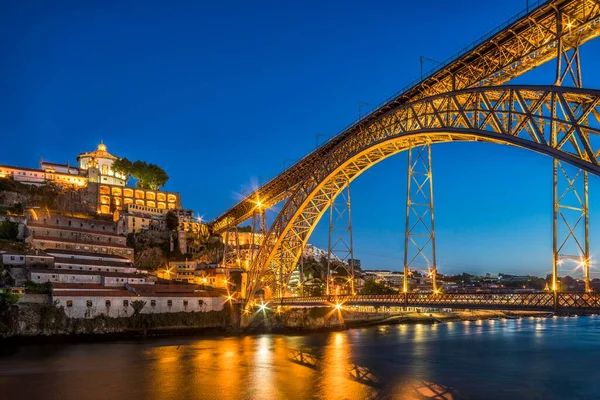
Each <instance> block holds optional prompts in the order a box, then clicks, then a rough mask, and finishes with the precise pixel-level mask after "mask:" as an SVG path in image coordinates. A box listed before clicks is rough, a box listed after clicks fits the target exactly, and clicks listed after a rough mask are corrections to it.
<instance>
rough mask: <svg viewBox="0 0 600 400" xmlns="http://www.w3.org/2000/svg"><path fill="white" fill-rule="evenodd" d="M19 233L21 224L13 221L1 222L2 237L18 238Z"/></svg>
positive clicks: (0, 233) (0, 236)
mask: <svg viewBox="0 0 600 400" xmlns="http://www.w3.org/2000/svg"><path fill="white" fill-rule="evenodd" d="M18 234H19V224H17V223H16V222H11V221H2V222H0V239H7V240H16V239H17V235H18Z"/></svg>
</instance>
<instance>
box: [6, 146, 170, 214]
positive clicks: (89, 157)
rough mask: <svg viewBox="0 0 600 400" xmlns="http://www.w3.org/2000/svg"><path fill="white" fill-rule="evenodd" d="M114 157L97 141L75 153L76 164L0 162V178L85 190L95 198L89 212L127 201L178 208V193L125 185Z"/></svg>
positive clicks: (121, 206)
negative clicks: (91, 147)
mask: <svg viewBox="0 0 600 400" xmlns="http://www.w3.org/2000/svg"><path fill="white" fill-rule="evenodd" d="M116 159H118V157H116V156H114V155H112V154H110V153H109V152H108V151H107V149H106V145H105V144H104V143H100V144H99V145H98V147H97V148H96V150H94V151H90V152H85V153H81V154H79V155H78V156H77V163H78V166H71V165H69V163H66V164H57V163H50V162H47V161H41V162H40V168H39V169H33V168H22V167H13V166H8V165H0V178H11V177H12V178H13V179H14V180H15V181H18V182H21V183H25V184H31V185H44V184H47V183H53V184H56V185H59V186H63V187H65V186H67V187H74V188H76V189H81V190H88V191H89V192H90V193H91V194H93V196H94V197H95V198H96V206H95V207H94V209H90V212H95V213H98V214H105V215H108V214H113V213H114V212H115V211H122V210H123V209H124V207H125V206H126V205H127V204H136V205H138V206H145V207H152V208H158V209H163V210H178V209H181V198H180V196H179V194H178V193H173V192H165V191H160V190H147V189H139V188H132V187H128V186H126V185H127V177H126V176H123V175H121V174H120V173H119V172H116V171H114V170H113V169H112V164H113V162H114V161H115V160H116Z"/></svg>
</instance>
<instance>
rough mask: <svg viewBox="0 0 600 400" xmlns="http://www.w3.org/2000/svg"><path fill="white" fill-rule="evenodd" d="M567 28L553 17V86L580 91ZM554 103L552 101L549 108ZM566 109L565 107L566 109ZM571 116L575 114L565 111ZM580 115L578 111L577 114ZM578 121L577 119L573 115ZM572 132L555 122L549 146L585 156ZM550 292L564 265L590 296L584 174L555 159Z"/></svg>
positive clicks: (575, 57) (576, 59)
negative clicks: (575, 273) (567, 83)
mask: <svg viewBox="0 0 600 400" xmlns="http://www.w3.org/2000/svg"><path fill="white" fill-rule="evenodd" d="M565 29H570V28H569V24H567V25H566V26H565V27H563V15H562V14H561V13H558V15H557V31H558V33H559V35H558V36H559V38H560V39H559V40H558V44H557V57H556V60H557V63H556V80H555V85H557V86H561V85H562V84H563V83H564V82H565V80H569V79H570V81H571V82H572V84H573V86H575V87H578V88H581V87H582V76H581V61H580V57H579V39H578V38H574V39H570V40H572V42H569V43H566V42H565V39H564V38H563V36H562V33H563V32H564V30H565ZM555 103H557V102H556V101H554V102H553V104H555ZM567 107H568V106H567ZM569 112H571V113H573V114H575V113H576V112H577V111H571V110H570V111H569ZM580 112H582V111H580ZM557 113H558V110H557V107H556V106H553V109H552V116H553V118H556V116H557ZM575 117H577V118H578V117H579V115H575ZM574 134H575V132H574V130H567V129H566V128H565V127H564V126H561V125H560V124H558V123H557V122H553V123H552V125H551V135H552V136H551V143H552V145H553V146H556V147H559V148H569V150H570V151H573V152H574V153H581V154H585V153H586V152H585V151H584V150H582V149H581V148H580V145H579V143H578V141H577V140H576V138H575V137H574V136H573V135H574ZM552 252H553V254H552V290H553V291H554V292H555V302H556V301H558V300H557V299H558V298H557V295H556V293H557V292H558V291H559V290H561V288H560V286H559V270H558V269H559V266H560V265H562V264H563V263H565V262H571V263H573V264H575V268H581V270H582V274H583V278H584V284H585V291H586V292H590V291H591V288H590V249H589V202H588V173H587V171H584V170H581V169H577V168H575V167H572V166H570V165H568V164H566V163H564V162H562V161H560V160H558V159H556V158H555V159H554V160H553V240H552Z"/></svg>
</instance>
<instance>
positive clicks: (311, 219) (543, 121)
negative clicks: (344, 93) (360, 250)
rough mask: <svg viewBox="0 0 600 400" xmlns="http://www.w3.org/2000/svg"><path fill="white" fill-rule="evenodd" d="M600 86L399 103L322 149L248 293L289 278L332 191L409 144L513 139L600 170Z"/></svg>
mask: <svg viewBox="0 0 600 400" xmlns="http://www.w3.org/2000/svg"><path fill="white" fill-rule="evenodd" d="M599 135H600V91H596V90H587V89H574V88H563V87H556V86H500V87H493V88H483V87H482V88H474V89H467V90H461V91H457V92H451V93H444V94H440V95H437V96H433V97H429V98H426V99H422V100H419V101H416V102H414V103H410V104H406V105H404V106H402V107H398V108H396V109H394V110H393V111H390V112H389V113H387V114H385V115H383V116H382V117H381V118H380V119H378V120H377V121H373V122H372V123H371V124H369V125H367V126H365V127H364V129H363V130H362V132H360V133H358V134H357V135H354V136H351V137H348V138H347V139H346V140H344V141H343V142H341V143H340V144H339V145H338V146H336V147H335V148H333V149H332V150H331V151H330V152H329V153H328V154H326V155H325V156H323V158H322V160H321V162H320V167H319V168H315V169H314V170H312V171H311V172H310V173H308V174H307V175H306V176H305V178H304V180H303V181H302V182H301V185H300V186H299V187H298V188H297V190H296V191H295V192H294V193H292V194H291V195H290V197H289V199H288V200H287V201H286V202H285V204H284V206H283V208H282V210H281V212H280V213H279V215H278V216H277V218H276V219H275V221H274V223H273V225H272V226H271V228H270V231H269V235H268V236H269V240H268V241H266V242H265V243H264V245H263V246H261V248H260V250H259V252H258V255H257V257H256V259H255V260H254V263H253V265H252V267H251V270H250V281H249V290H248V293H249V295H250V296H252V295H253V293H254V290H256V289H259V288H261V287H273V284H275V283H276V282H275V278H276V275H274V274H272V273H268V271H272V270H275V271H280V275H279V276H280V277H283V278H284V279H287V277H288V276H289V274H290V273H291V272H292V270H293V267H294V266H295V265H296V262H297V259H298V256H299V255H300V252H301V250H302V248H303V247H304V244H305V242H306V240H307V239H308V237H309V236H310V233H311V232H312V230H313V229H314V227H315V225H316V223H317V222H318V220H319V219H320V218H321V216H322V215H323V213H324V212H325V211H326V210H327V208H328V206H329V204H330V201H331V199H332V196H334V195H335V194H336V193H339V192H340V191H341V190H343V189H344V188H345V187H346V185H347V184H348V183H349V182H350V181H352V180H353V179H355V178H356V177H357V176H358V175H359V174H360V173H362V172H363V171H364V170H366V169H368V168H369V167H371V166H373V165H374V164H376V163H377V162H379V161H381V160H383V159H385V158H387V157H389V156H391V155H394V154H397V153H399V152H401V151H404V150H407V149H408V148H409V147H410V146H420V145H425V144H428V143H429V144H435V143H444V142H453V141H483V142H492V143H502V144H512V145H515V146H520V147H523V148H526V149H530V150H533V151H536V152H539V153H543V154H546V155H549V156H552V157H555V158H558V159H560V160H561V161H565V162H568V163H570V164H572V165H575V166H576V167H578V168H582V169H584V170H587V171H589V172H592V173H594V174H599V175H600V166H599V165H598V157H599V155H600V139H599Z"/></svg>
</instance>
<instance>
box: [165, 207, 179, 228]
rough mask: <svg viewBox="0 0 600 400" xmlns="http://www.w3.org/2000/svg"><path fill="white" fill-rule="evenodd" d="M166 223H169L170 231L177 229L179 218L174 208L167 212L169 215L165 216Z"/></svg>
mask: <svg viewBox="0 0 600 400" xmlns="http://www.w3.org/2000/svg"><path fill="white" fill-rule="evenodd" d="M165 223H166V224H167V229H168V230H170V231H174V230H176V229H177V227H178V226H179V218H178V217H177V214H175V212H174V211H173V210H169V211H168V212H167V215H166V216H165Z"/></svg>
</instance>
